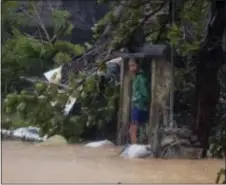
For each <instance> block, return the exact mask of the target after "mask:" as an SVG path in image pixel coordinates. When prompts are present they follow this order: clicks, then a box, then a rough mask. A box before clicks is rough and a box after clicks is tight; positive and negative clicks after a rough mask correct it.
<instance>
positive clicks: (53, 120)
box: [4, 75, 119, 142]
mask: <svg viewBox="0 0 226 185" xmlns="http://www.w3.org/2000/svg"><path fill="white" fill-rule="evenodd" d="M76 78H77V80H78V81H79V80H81V79H80V78H81V75H80V77H79V75H78V76H76ZM98 78H99V77H98V76H90V77H89V78H87V79H86V81H85V83H84V85H83V88H82V89H75V90H73V95H71V92H70V91H67V90H65V91H64V92H61V93H59V92H58V87H57V86H56V85H53V84H51V85H48V86H46V85H45V84H42V83H37V84H35V85H34V92H29V93H28V92H26V91H24V90H23V91H21V92H20V93H18V94H17V93H13V94H8V95H7V97H6V99H5V102H4V112H5V113H6V115H7V116H11V118H12V122H13V123H12V125H13V127H18V126H21V125H23V126H25V125H33V126H38V127H40V128H41V131H42V133H45V134H48V135H53V134H60V135H63V136H65V138H66V139H68V140H69V141H73V142H75V141H79V139H80V136H81V134H82V133H83V131H84V127H89V126H93V125H97V126H98V128H100V129H101V128H102V127H103V126H104V124H106V123H107V122H108V121H109V120H110V119H111V115H112V112H113V110H114V102H115V100H116V98H118V96H117V95H118V90H119V89H118V88H115V87H114V85H113V84H109V85H108V86H107V88H106V90H105V92H103V93H100V92H99V91H98V85H97V83H98V81H99V79H98ZM70 95H71V96H72V97H74V98H76V99H77V100H78V101H79V103H80V104H81V112H79V114H76V115H65V114H64V107H65V104H66V103H67V102H68V97H69V96H70ZM15 120H17V121H16V122H15Z"/></svg>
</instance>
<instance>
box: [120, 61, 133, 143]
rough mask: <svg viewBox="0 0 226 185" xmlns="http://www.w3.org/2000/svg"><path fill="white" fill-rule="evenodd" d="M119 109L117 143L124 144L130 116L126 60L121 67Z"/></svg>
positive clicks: (129, 83) (129, 81) (129, 84)
mask: <svg viewBox="0 0 226 185" xmlns="http://www.w3.org/2000/svg"><path fill="white" fill-rule="evenodd" d="M120 93H121V94H120V109H119V118H118V131H117V132H118V137H117V144H118V145H121V144H125V143H126V142H127V139H128V124H129V118H130V102H131V77H130V74H129V70H128V61H126V60H125V61H124V62H123V65H122V67H121V92H120Z"/></svg>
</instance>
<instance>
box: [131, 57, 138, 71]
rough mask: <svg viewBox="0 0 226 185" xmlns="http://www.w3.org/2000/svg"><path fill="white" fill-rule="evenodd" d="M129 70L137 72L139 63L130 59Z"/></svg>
mask: <svg viewBox="0 0 226 185" xmlns="http://www.w3.org/2000/svg"><path fill="white" fill-rule="evenodd" d="M129 70H130V72H132V73H136V72H137V71H138V66H137V63H136V62H135V61H134V60H130V61H129Z"/></svg>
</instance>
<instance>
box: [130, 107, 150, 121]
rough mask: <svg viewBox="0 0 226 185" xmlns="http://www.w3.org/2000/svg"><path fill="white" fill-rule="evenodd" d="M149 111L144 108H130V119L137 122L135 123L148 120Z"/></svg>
mask: <svg viewBox="0 0 226 185" xmlns="http://www.w3.org/2000/svg"><path fill="white" fill-rule="evenodd" d="M148 118H149V112H148V111H145V110H140V109H138V108H132V112H131V121H132V122H134V121H135V122H137V124H143V123H145V122H147V121H148Z"/></svg>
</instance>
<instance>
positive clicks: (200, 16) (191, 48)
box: [167, 1, 208, 56]
mask: <svg viewBox="0 0 226 185" xmlns="http://www.w3.org/2000/svg"><path fill="white" fill-rule="evenodd" d="M207 11H208V3H207V2H202V3H200V2H198V1H196V2H192V1H187V2H186V3H185V5H184V8H183V10H182V11H181V15H180V19H181V21H180V23H179V24H178V23H174V24H173V25H172V26H171V28H170V29H169V30H168V34H167V37H168V39H169V42H170V44H171V45H172V46H174V47H175V48H177V49H178V51H179V52H180V54H181V55H183V56H185V55H188V54H192V53H194V52H195V51H197V50H198V49H199V46H200V42H201V39H202V38H203V31H204V24H205V21H204V20H205V19H206V17H207ZM183 25H189V28H188V29H189V30H190V31H191V30H192V31H191V33H190V34H191V35H192V36H190V37H191V38H190V39H189V40H186V39H185V37H184V27H183Z"/></svg>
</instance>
